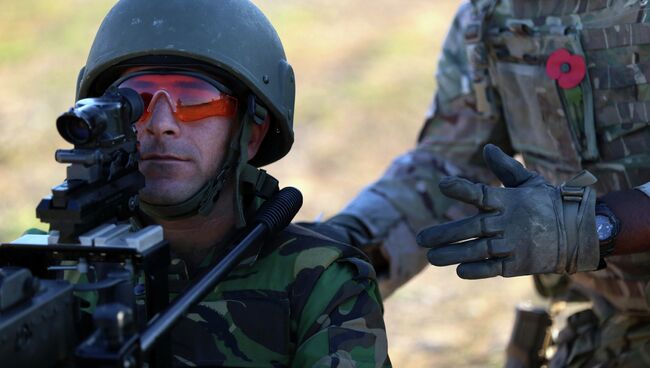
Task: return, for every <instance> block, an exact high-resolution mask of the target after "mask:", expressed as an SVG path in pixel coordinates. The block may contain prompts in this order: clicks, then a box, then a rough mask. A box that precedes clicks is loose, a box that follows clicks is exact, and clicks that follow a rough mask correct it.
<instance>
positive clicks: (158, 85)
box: [119, 74, 237, 122]
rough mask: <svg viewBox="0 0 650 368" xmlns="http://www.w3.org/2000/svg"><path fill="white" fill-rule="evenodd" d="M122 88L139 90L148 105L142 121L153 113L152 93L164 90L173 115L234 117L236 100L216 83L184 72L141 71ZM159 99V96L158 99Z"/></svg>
mask: <svg viewBox="0 0 650 368" xmlns="http://www.w3.org/2000/svg"><path fill="white" fill-rule="evenodd" d="M119 87H120V88H122V87H128V88H132V89H134V90H136V91H137V92H138V93H139V94H140V96H141V97H142V100H143V101H144V104H145V113H144V114H143V115H142V117H141V118H140V121H146V120H147V119H148V118H149V116H150V115H151V111H152V109H153V106H150V104H151V100H152V98H153V96H155V95H156V93H157V92H158V91H161V90H164V91H165V92H166V94H167V95H168V96H169V98H170V99H171V100H170V101H169V103H170V104H173V106H174V109H173V110H174V115H175V116H176V118H177V119H178V120H180V121H183V122H191V121H197V120H201V119H205V118H209V117H213V116H233V115H235V113H236V112H237V99H236V98H234V97H232V96H230V95H227V94H225V93H223V92H221V91H220V90H219V89H218V88H217V87H216V86H214V85H212V84H210V83H209V82H208V81H206V80H203V79H201V78H199V77H196V76H191V75H184V74H141V75H136V76H134V77H132V78H129V79H127V80H125V81H124V82H122V83H121V84H120V85H119ZM156 100H158V98H156Z"/></svg>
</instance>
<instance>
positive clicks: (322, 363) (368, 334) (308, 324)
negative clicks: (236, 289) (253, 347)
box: [291, 258, 391, 368]
mask: <svg viewBox="0 0 650 368" xmlns="http://www.w3.org/2000/svg"><path fill="white" fill-rule="evenodd" d="M373 274H374V272H373V271H372V268H371V267H370V266H369V265H368V264H367V263H366V262H364V261H361V260H359V259H356V258H348V259H343V260H339V261H338V262H335V263H333V264H332V265H330V266H329V267H328V268H327V269H326V270H325V271H323V273H322V274H321V276H320V278H319V279H318V281H317V283H316V284H315V287H314V288H313V289H312V292H311V294H310V297H309V298H308V300H307V301H306V304H305V306H304V308H303V310H302V313H301V315H300V316H299V319H298V328H297V335H298V336H297V341H298V347H297V349H296V353H295V355H294V359H293V362H292V364H291V366H292V367H301V368H302V367H390V366H391V365H390V360H389V359H388V350H387V340H386V330H385V327H384V320H383V307H382V304H381V298H380V296H379V292H378V290H377V285H376V283H375V281H374V278H373Z"/></svg>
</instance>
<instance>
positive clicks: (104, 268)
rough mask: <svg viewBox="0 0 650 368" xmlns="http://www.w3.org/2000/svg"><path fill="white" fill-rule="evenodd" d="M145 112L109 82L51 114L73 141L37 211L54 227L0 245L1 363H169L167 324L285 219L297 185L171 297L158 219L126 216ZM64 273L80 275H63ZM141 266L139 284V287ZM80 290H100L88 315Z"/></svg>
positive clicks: (295, 203) (294, 205) (61, 153)
mask: <svg viewBox="0 0 650 368" xmlns="http://www.w3.org/2000/svg"><path fill="white" fill-rule="evenodd" d="M142 113H143V103H142V100H141V99H140V96H139V95H138V94H137V93H136V92H135V91H133V90H130V89H116V88H110V89H109V90H108V91H107V92H106V93H105V94H104V95H103V96H101V97H98V98H88V99H84V100H80V101H78V102H77V104H76V105H75V107H74V108H72V109H70V111H68V112H66V113H64V114H63V115H61V116H60V117H59V118H58V119H57V129H58V131H59V134H60V135H61V136H62V137H63V138H64V139H65V140H67V141H68V142H70V143H72V144H73V145H74V148H73V149H71V150H57V152H56V154H55V159H56V161H58V162H60V163H65V164H70V166H68V168H67V176H66V180H65V181H64V182H63V183H62V184H60V185H58V186H56V187H54V188H53V189H52V195H51V196H49V197H47V198H45V199H43V200H42V201H41V202H40V204H39V205H38V207H37V209H36V213H37V217H38V218H40V219H41V220H42V221H43V222H46V223H49V224H50V231H49V233H48V234H43V235H41V234H38V235H33V234H28V235H24V236H22V237H21V238H19V239H17V240H15V241H13V242H11V243H3V244H0V362H2V366H3V367H5V366H7V364H8V365H9V366H10V367H16V368H22V367H120V368H129V367H130V368H135V367H141V366H149V367H165V366H168V365H169V364H170V362H171V356H170V350H171V349H170V348H169V346H168V344H169V338H168V335H169V331H170V330H171V328H172V327H173V326H174V323H175V322H176V321H177V320H178V319H180V318H181V317H182V316H183V315H184V313H186V312H187V310H188V309H189V308H190V307H191V306H192V305H194V304H197V303H198V302H199V301H200V300H201V299H202V297H204V296H205V295H206V294H207V293H209V291H210V290H212V289H213V288H214V286H215V285H216V284H217V283H218V282H219V281H220V280H221V279H222V278H223V277H224V276H225V275H226V274H227V273H228V272H229V271H230V270H231V269H232V268H233V267H235V266H236V265H237V264H238V263H239V261H240V260H241V257H242V255H243V254H245V251H246V249H248V248H249V247H250V246H252V245H254V244H257V243H258V242H259V241H261V240H262V239H263V238H265V237H266V236H268V235H270V234H273V233H274V232H277V231H279V230H281V229H282V228H284V227H286V226H287V225H288V223H289V222H290V221H291V220H292V219H293V217H294V216H295V214H296V213H297V212H298V210H299V209H300V207H301V205H302V196H301V194H300V192H299V191H298V190H296V189H294V188H285V189H283V190H281V191H279V192H278V193H277V194H276V195H275V196H274V197H273V198H271V199H270V200H269V201H267V203H265V204H264V206H262V208H261V209H260V211H258V213H257V215H256V217H255V219H254V220H253V222H252V223H253V225H252V226H251V227H250V231H249V232H248V233H247V235H246V236H245V237H244V238H243V239H242V240H241V241H240V242H238V243H237V244H236V245H235V246H234V247H233V248H232V250H231V251H230V252H229V253H228V255H227V256H226V257H224V258H223V259H222V260H221V261H220V262H219V263H218V264H216V265H215V266H214V267H213V268H212V269H211V270H210V271H209V272H207V273H206V274H205V275H204V276H203V277H201V278H200V279H199V280H197V281H196V282H195V283H194V284H193V285H192V286H191V287H190V288H189V289H188V290H187V291H186V292H185V293H184V294H182V295H180V296H179V297H177V298H176V299H175V300H174V301H173V303H172V304H171V305H170V304H169V301H168V298H169V295H168V285H167V268H168V266H169V262H170V254H169V246H168V244H167V243H166V242H165V241H164V239H163V236H162V234H163V233H162V228H161V227H160V226H148V227H145V228H142V229H137V230H136V229H133V226H131V224H130V223H129V222H128V220H129V218H131V216H132V215H133V214H134V213H135V211H136V210H137V194H138V191H139V190H140V189H141V188H142V187H144V177H143V176H142V174H141V173H140V172H139V171H138V153H137V139H136V133H135V130H134V128H133V123H134V122H135V121H137V120H138V118H139V117H140V116H141V115H142ZM64 272H74V273H75V274H77V275H79V276H80V280H81V281H80V282H77V283H75V284H74V285H73V284H71V283H70V282H68V281H65V280H63V279H62V274H63V273H64ZM140 275H141V276H143V279H144V283H143V285H141V284H138V285H134V280H135V279H136V277H137V276H140ZM141 286H144V287H143V288H141ZM142 289H143V290H142ZM136 290H140V291H138V292H135V291H136ZM75 291H76V292H93V293H96V295H97V301H96V305H95V308H94V313H93V318H92V321H89V318H88V317H87V315H86V314H85V313H82V312H81V309H82V308H83V307H86V306H84V305H83V301H82V300H81V299H79V298H76V297H75V296H74V292H75ZM136 293H137V294H143V295H144V300H145V308H138V306H136V295H135V294H136Z"/></svg>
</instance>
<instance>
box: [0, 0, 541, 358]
mask: <svg viewBox="0 0 650 368" xmlns="http://www.w3.org/2000/svg"><path fill="white" fill-rule="evenodd" d="M152 1H153V0H152ZM114 2H115V1H114V0H110V1H109V0H64V1H48V0H20V1H17V0H3V1H2V12H0V81H1V83H0V101H1V102H0V193H2V201H0V239H2V240H11V239H13V238H15V237H16V236H18V235H19V234H20V232H21V231H22V230H24V229H26V228H28V227H32V226H41V225H39V223H38V221H37V220H35V218H34V212H35V211H34V207H35V206H36V204H37V203H38V201H39V200H40V198H41V197H42V196H44V195H47V194H48V193H49V190H50V188H51V187H52V186H54V185H56V184H58V183H60V182H61V181H62V180H63V178H64V177H65V170H64V167H63V166H61V165H58V164H56V163H55V162H54V159H53V157H54V154H53V152H54V150H55V149H56V148H62V147H67V144H65V142H64V141H63V140H62V139H61V138H59V136H58V135H57V133H56V129H55V127H54V120H55V119H56V117H57V116H58V114H60V113H61V112H63V111H65V110H66V109H67V108H69V107H70V106H71V105H72V103H73V102H74V101H73V99H74V86H75V81H76V77H77V73H78V71H79V69H80V68H81V66H83V64H84V61H85V58H86V53H87V52H88V49H89V47H90V43H91V41H92V38H93V36H94V34H95V32H96V30H97V28H98V26H99V24H100V22H101V19H102V18H103V16H104V14H105V13H106V12H107V10H108V9H109V8H110V6H111V5H112V4H113V3H114ZM255 2H256V3H257V4H258V5H259V6H260V8H262V10H263V11H264V12H265V13H266V14H267V15H268V16H269V18H270V19H271V21H272V23H273V24H274V25H275V26H276V28H277V30H278V33H279V34H280V37H281V38H282V40H283V42H284V45H285V48H286V52H287V55H288V57H289V61H290V62H291V63H292V65H293V66H294V69H295V72H296V76H297V82H298V90H297V94H298V96H297V103H296V104H297V106H296V118H295V121H296V143H295V145H294V149H293V150H292V152H291V153H290V154H289V155H288V156H287V157H286V158H285V159H283V160H282V161H281V162H279V163H277V164H274V165H272V166H270V167H269V168H268V170H269V171H270V172H272V173H273V174H274V175H275V176H276V177H278V178H279V179H280V181H281V184H282V185H293V186H297V187H298V188H300V189H301V190H302V192H303V194H304V196H305V206H304V207H303V209H302V211H301V212H300V214H299V215H298V216H299V219H300V220H313V219H315V218H317V217H319V216H325V217H327V216H331V215H333V214H335V213H336V211H338V210H339V209H340V208H341V207H342V206H343V205H345V203H346V202H347V201H348V200H350V199H351V198H352V197H353V196H354V195H355V194H356V193H357V192H358V191H359V190H360V189H361V188H362V187H363V186H364V185H366V184H368V183H370V182H371V181H372V180H374V179H375V178H376V177H378V176H379V175H380V174H381V173H382V171H383V169H384V168H385V167H386V166H387V165H388V164H389V162H390V161H391V159H392V158H393V157H394V156H396V155H398V154H400V153H402V152H404V151H406V150H408V149H409V148H410V147H412V146H413V145H414V142H415V140H416V136H417V134H418V132H419V129H420V126H421V124H422V121H423V117H424V115H425V113H426V110H427V109H428V106H429V103H430V101H431V98H432V95H433V91H434V90H435V83H434V79H433V73H434V71H435V66H436V61H437V58H438V52H439V49H440V46H441V44H442V41H443V38H444V36H445V33H446V30H447V28H448V26H449V24H450V22H451V20H452V16H453V14H454V11H455V9H456V7H457V6H458V5H459V3H460V2H459V1H448V0H409V1H395V0H374V1H367V0H366V1H349V0H348V1H346V0H327V1H325V0H282V1H279V0H258V1H255ZM41 227H42V226H41ZM531 297H532V282H531V281H530V280H529V279H524V278H521V279H514V280H512V279H511V280H505V279H494V280H485V281H463V280H459V279H458V278H457V277H456V275H455V272H454V269H453V268H442V269H434V268H433V267H429V268H427V270H425V271H424V272H422V273H421V274H420V275H419V276H418V277H417V278H416V279H414V280H413V281H412V282H410V283H409V284H407V285H406V286H405V287H403V288H402V289H400V290H399V291H398V292H397V293H396V294H394V295H393V296H391V297H390V298H389V299H388V300H386V302H385V308H386V314H385V316H386V323H387V329H388V334H389V352H390V355H391V358H392V360H393V363H394V365H395V366H396V367H449V366H464V367H486V366H494V367H497V366H501V365H502V364H503V349H504V346H505V344H506V343H507V338H508V334H509V332H510V328H511V324H512V319H513V310H514V305H515V304H516V303H518V302H521V301H524V300H527V299H530V298H531Z"/></svg>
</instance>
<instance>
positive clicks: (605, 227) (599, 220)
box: [596, 215, 614, 241]
mask: <svg viewBox="0 0 650 368" xmlns="http://www.w3.org/2000/svg"><path fill="white" fill-rule="evenodd" d="M596 231H597V232H598V240H600V241H603V240H608V239H609V238H611V237H612V233H613V232H614V224H612V222H611V221H610V219H609V217H607V216H603V215H596Z"/></svg>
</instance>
